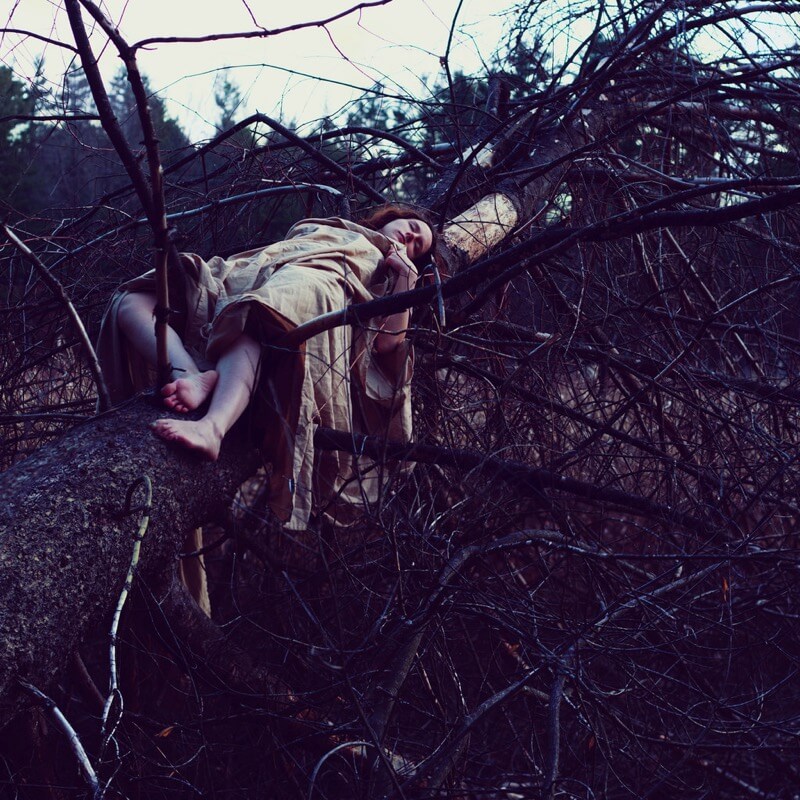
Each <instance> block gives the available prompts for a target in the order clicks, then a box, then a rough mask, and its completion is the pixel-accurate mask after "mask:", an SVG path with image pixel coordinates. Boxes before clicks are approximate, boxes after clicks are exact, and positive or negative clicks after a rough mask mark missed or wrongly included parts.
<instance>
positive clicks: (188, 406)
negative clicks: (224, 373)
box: [161, 369, 219, 414]
mask: <svg viewBox="0 0 800 800" xmlns="http://www.w3.org/2000/svg"><path fill="white" fill-rule="evenodd" d="M218 378H219V375H218V374H217V371H216V370H213V369H210V370H208V372H197V373H193V374H187V375H186V376H184V377H182V378H178V379H177V380H174V381H172V382H171V383H167V384H165V385H164V387H163V388H162V389H161V395H162V396H163V398H164V405H165V406H166V407H167V408H170V409H172V410H173V411H178V412H179V413H181V414H186V413H188V412H189V411H194V410H195V409H196V408H199V407H200V406H201V405H203V403H204V402H205V401H206V400H207V399H208V397H209V396H210V395H211V393H212V392H213V391H214V387H215V386H216V385H217V380H218Z"/></svg>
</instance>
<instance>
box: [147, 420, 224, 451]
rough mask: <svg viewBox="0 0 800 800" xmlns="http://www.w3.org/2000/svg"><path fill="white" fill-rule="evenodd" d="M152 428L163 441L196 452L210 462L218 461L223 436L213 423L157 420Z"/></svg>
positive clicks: (151, 425) (152, 424)
mask: <svg viewBox="0 0 800 800" xmlns="http://www.w3.org/2000/svg"><path fill="white" fill-rule="evenodd" d="M150 428H151V429H152V430H153V433H155V434H156V435H157V436H160V437H161V438H162V439H166V440H167V441H168V442H175V444H180V445H183V447H186V448H188V449H189V450H194V451H195V452H196V453H199V454H200V455H202V456H204V457H205V458H207V459H208V460H209V461H216V460H217V458H218V457H219V448H220V446H221V445H222V435H221V434H220V432H219V430H218V428H217V426H216V425H214V423H213V422H209V421H206V420H205V419H201V420H197V421H196V422H195V421H192V420H182V419H157V420H156V421H155V422H152V423H151V424H150Z"/></svg>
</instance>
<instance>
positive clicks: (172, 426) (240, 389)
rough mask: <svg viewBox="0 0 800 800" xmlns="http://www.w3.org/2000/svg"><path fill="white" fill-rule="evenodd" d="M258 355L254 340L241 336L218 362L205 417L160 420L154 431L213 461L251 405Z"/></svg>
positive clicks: (257, 345) (258, 351)
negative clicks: (249, 404) (225, 439)
mask: <svg viewBox="0 0 800 800" xmlns="http://www.w3.org/2000/svg"><path fill="white" fill-rule="evenodd" d="M260 355H261V347H260V346H259V344H258V342H256V341H255V339H252V338H251V337H250V336H247V335H246V334H244V335H242V336H240V337H239V338H238V339H237V340H236V341H235V342H234V343H233V344H232V345H231V346H230V348H229V349H228V350H227V351H226V352H225V353H224V354H223V356H222V358H220V360H219V361H218V362H217V372H218V373H219V380H218V381H217V384H216V388H215V389H214V391H213V394H212V395H211V405H210V406H209V408H208V411H207V412H206V415H205V416H204V417H203V418H202V419H199V420H197V421H192V420H179V419H159V420H156V421H155V422H154V423H153V424H152V426H151V427H152V429H153V431H154V432H155V433H156V434H158V435H159V436H160V437H161V438H162V439H167V440H168V441H171V442H176V443H177V444H181V445H183V446H184V447H188V448H189V449H190V450H195V451H197V452H198V453H200V454H201V455H203V456H205V457H206V458H208V459H210V460H211V461H216V460H217V457H218V456H219V449H220V445H221V444H222V439H223V437H224V436H225V434H226V433H227V432H228V431H229V430H230V429H231V428H232V427H233V424H234V422H236V420H237V419H239V417H240V416H241V415H242V412H244V410H245V408H247V404H248V403H249V402H250V397H251V395H252V394H253V388H254V387H255V382H256V374H257V372H258V360H259V358H260Z"/></svg>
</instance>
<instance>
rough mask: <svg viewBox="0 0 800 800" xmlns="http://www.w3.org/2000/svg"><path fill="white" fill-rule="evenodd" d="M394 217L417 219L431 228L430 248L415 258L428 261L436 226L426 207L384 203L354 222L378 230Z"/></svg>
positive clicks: (434, 243) (434, 239)
mask: <svg viewBox="0 0 800 800" xmlns="http://www.w3.org/2000/svg"><path fill="white" fill-rule="evenodd" d="M396 219H418V220H421V221H422V222H424V223H425V224H426V225H427V226H428V227H429V228H430V229H431V234H432V236H433V238H432V240H431V247H430V250H428V251H427V252H426V253H423V254H422V255H421V256H419V257H418V258H417V259H416V260H417V261H418V262H420V263H421V264H426V263H428V262H429V261H430V260H431V258H432V256H433V253H434V252H435V250H436V228H435V227H434V225H435V223H434V221H433V215H432V214H431V213H430V211H428V210H427V209H425V208H421V207H419V206H412V205H410V204H408V203H386V205H382V206H377V207H376V208H373V209H371V210H370V211H368V212H367V214H366V215H365V216H362V217H360V218H359V219H357V220H356V222H357V223H358V224H359V225H363V226H364V227H365V228H369V229H370V230H372V231H379V230H380V229H381V228H382V227H383V226H384V225H388V224H389V223H390V222H393V221H394V220H396Z"/></svg>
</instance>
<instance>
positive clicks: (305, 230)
mask: <svg viewBox="0 0 800 800" xmlns="http://www.w3.org/2000/svg"><path fill="white" fill-rule="evenodd" d="M359 237H361V238H363V239H366V240H367V241H368V242H369V243H370V244H371V245H373V246H374V247H377V248H378V250H380V251H381V253H383V254H384V255H385V254H386V253H387V252H388V251H389V250H390V249H391V242H390V241H389V239H387V238H386V237H385V236H384V235H383V234H382V233H380V232H379V231H373V230H371V229H370V228H365V227H364V226H363V225H359V224H358V223H357V222H351V221H350V220H348V219H343V218H341V217H324V218H323V217H321V218H315V217H312V218H309V219H301V220H299V221H298V222H296V223H295V224H294V225H292V227H291V228H289V231H288V232H287V234H286V238H287V239H295V238H313V239H323V240H327V241H330V242H336V243H341V244H346V243H348V242H355V241H357V240H358V239H359Z"/></svg>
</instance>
